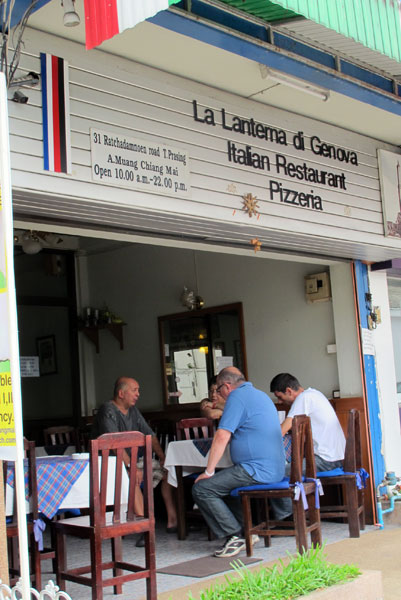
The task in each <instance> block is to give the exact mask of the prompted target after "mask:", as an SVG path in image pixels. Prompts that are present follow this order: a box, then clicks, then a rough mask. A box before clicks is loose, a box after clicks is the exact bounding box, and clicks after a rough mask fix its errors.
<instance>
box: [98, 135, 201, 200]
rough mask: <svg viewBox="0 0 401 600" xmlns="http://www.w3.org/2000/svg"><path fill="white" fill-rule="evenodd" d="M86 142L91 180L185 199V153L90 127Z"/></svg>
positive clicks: (186, 153)
mask: <svg viewBox="0 0 401 600" xmlns="http://www.w3.org/2000/svg"><path fill="white" fill-rule="evenodd" d="M90 140H91V159H92V179H93V181H98V182H103V183H105V184H107V185H110V184H111V185H117V186H119V187H128V188H135V189H138V190H142V191H145V192H153V193H156V194H168V195H169V196H176V197H180V198H186V197H188V195H189V193H190V184H189V161H188V152H187V150H183V149H182V148H174V147H172V146H165V145H164V144H158V143H157V142H150V141H149V140H141V139H139V138H137V137H135V138H133V137H125V136H119V135H117V134H115V133H113V132H110V131H101V130H99V129H94V128H92V129H91V130H90Z"/></svg>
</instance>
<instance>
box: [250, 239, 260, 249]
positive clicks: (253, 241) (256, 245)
mask: <svg viewBox="0 0 401 600" xmlns="http://www.w3.org/2000/svg"><path fill="white" fill-rule="evenodd" d="M251 244H252V246H253V249H254V250H255V252H259V250H260V249H261V247H262V242H261V241H260V240H259V238H252V239H251Z"/></svg>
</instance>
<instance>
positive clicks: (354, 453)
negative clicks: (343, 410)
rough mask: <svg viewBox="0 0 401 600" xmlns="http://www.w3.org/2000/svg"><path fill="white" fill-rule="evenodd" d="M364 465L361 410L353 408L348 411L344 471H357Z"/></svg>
mask: <svg viewBox="0 0 401 600" xmlns="http://www.w3.org/2000/svg"><path fill="white" fill-rule="evenodd" d="M361 466H362V451H361V426H360V416H359V410H356V408H353V409H351V410H350V411H349V413H348V425H347V440H346V443H345V453H344V471H345V472H346V473H355V472H356V471H357V470H359V469H360V468H361Z"/></svg>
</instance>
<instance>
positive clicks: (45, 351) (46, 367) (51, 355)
mask: <svg viewBox="0 0 401 600" xmlns="http://www.w3.org/2000/svg"><path fill="white" fill-rule="evenodd" d="M36 347H37V350H38V356H39V371H40V375H41V376H42V375H52V374H54V373H57V357H56V340H55V337H54V335H47V336H45V337H40V338H36Z"/></svg>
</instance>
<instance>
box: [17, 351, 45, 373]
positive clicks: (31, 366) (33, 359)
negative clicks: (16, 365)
mask: <svg viewBox="0 0 401 600" xmlns="http://www.w3.org/2000/svg"><path fill="white" fill-rule="evenodd" d="M19 360H20V370H21V377H40V371H39V356H20V359H19Z"/></svg>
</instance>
